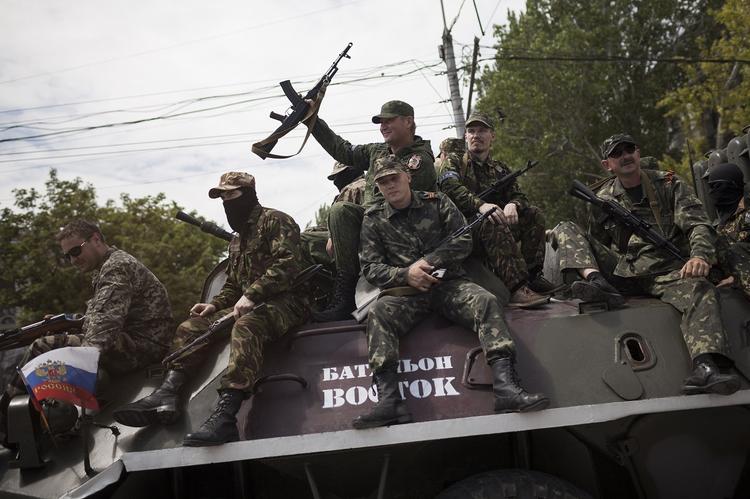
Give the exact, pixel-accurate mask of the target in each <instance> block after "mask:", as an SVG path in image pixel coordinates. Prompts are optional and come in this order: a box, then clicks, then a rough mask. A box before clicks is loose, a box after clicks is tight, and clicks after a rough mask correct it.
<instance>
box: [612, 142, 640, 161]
mask: <svg viewBox="0 0 750 499" xmlns="http://www.w3.org/2000/svg"><path fill="white" fill-rule="evenodd" d="M635 148H636V145H635V144H625V145H624V146H622V147H619V146H618V147H615V148H614V149H613V150H612V152H611V153H609V156H608V157H610V158H619V157H620V156H622V153H623V152H626V153H628V154H633V153H634V152H635Z"/></svg>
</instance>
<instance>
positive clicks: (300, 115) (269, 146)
mask: <svg viewBox="0 0 750 499" xmlns="http://www.w3.org/2000/svg"><path fill="white" fill-rule="evenodd" d="M350 48H352V44H351V43H349V44H348V45H347V46H346V48H345V49H344V51H343V52H341V53H340V54H339V56H338V57H337V58H336V60H335V61H333V64H331V67H330V68H328V71H326V72H325V73H324V74H323V76H322V77H321V78H320V80H318V83H316V84H315V86H314V87H312V88H311V89H310V90H309V91H308V92H307V94H305V96H304V97H302V96H301V95H300V94H298V93H297V91H296V90H294V87H293V86H292V83H291V82H290V81H289V80H284V81H282V82H280V83H279V85H280V86H281V89H282V90H283V91H284V95H286V97H287V99H289V101H290V102H291V103H292V105H291V107H290V109H291V112H290V113H288V114H279V113H275V112H273V111H271V114H270V116H271V118H273V119H275V120H278V121H280V122H281V125H279V127H278V128H277V129H276V130H274V132H273V133H272V134H271V135H269V136H268V137H266V138H265V139H263V140H261V141H260V142H256V143H255V144H253V147H252V150H253V152H254V153H255V154H257V155H258V156H260V159H266V158H273V159H286V158H291V157H292V156H296V155H297V154H299V153H300V151H302V148H303V147H305V144H306V143H307V139H308V138H309V137H310V132H311V130H312V128H313V126H315V119H316V118H317V116H318V109H319V108H320V102H321V100H322V99H317V100H316V98H317V97H318V94H319V93H320V91H321V90H323V91H324V92H325V88H326V87H327V86H328V84H329V83H331V80H332V79H333V77H334V76H335V75H336V73H337V72H338V70H339V67H338V64H339V62H341V59H344V58H347V59H351V56H349V55H348V52H349V49H350ZM308 101H310V102H312V104H310V103H308ZM308 120H309V122H308V123H307V124H308V129H307V133H306V134H305V140H303V141H302V145H301V146H300V148H299V150H298V151H297V152H296V153H294V154H292V155H290V156H282V155H278V154H271V150H273V148H274V147H275V146H276V143H277V142H278V141H279V139H280V138H281V137H283V136H284V135H286V134H288V133H289V132H291V131H292V130H294V128H296V126H297V125H299V124H300V123H302V122H305V121H308Z"/></svg>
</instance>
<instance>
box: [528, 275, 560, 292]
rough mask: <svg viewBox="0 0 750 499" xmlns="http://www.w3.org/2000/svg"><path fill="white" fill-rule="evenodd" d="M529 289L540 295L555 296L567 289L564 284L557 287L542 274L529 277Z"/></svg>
mask: <svg viewBox="0 0 750 499" xmlns="http://www.w3.org/2000/svg"><path fill="white" fill-rule="evenodd" d="M529 288H530V289H531V290H532V291H533V292H535V293H539V294H540V295H548V296H549V295H553V294H555V293H557V292H558V291H560V290H562V289H563V288H565V285H564V284H560V285H555V284H552V283H551V282H549V281H548V280H547V279H546V278H545V277H544V275H543V274H542V273H541V272H538V273H536V274H532V275H530V276H529Z"/></svg>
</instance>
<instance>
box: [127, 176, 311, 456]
mask: <svg viewBox="0 0 750 499" xmlns="http://www.w3.org/2000/svg"><path fill="white" fill-rule="evenodd" d="M208 195H209V197H211V198H219V197H220V198H221V199H222V200H223V201H224V211H225V212H226V214H227V221H228V222H229V225H230V227H232V229H233V230H234V231H235V232H237V233H238V234H239V235H238V236H235V238H234V239H233V240H232V241H231V242H230V244H229V267H228V269H227V280H226V283H225V284H224V287H223V288H222V289H221V291H220V292H219V294H218V295H216V296H215V297H214V298H213V299H212V300H211V303H197V304H195V305H193V307H192V308H191V309H190V315H191V318H190V319H188V320H186V321H185V322H183V323H182V324H180V326H179V327H178V328H177V332H176V334H175V337H174V339H173V341H172V351H173V352H174V351H176V350H178V349H179V348H181V347H183V346H185V345H187V344H189V343H190V342H191V341H192V340H193V339H194V338H195V337H197V336H199V335H200V334H202V333H204V332H205V331H206V330H207V329H208V327H209V325H210V324H211V323H212V322H213V321H215V320H217V319H219V318H222V317H224V316H227V315H229V314H232V315H233V316H234V318H235V322H234V326H233V327H232V331H231V333H230V354H229V365H228V367H227V371H226V373H225V374H224V376H223V377H222V378H221V383H220V387H219V400H218V402H217V404H216V407H215V409H214V412H213V413H212V414H211V415H210V416H209V417H208V419H207V420H206V421H205V422H204V423H203V424H202V425H201V427H200V429H198V431H196V432H193V433H189V434H188V435H186V436H185V439H184V441H183V445H187V446H206V445H220V444H223V443H225V442H232V441H235V440H239V432H238V431H237V420H236V418H235V416H236V414H237V411H239V409H240V406H241V404H242V401H243V400H244V399H246V398H247V397H249V396H250V394H251V392H252V389H253V385H254V383H255V381H256V379H257V376H258V372H259V370H260V368H261V365H262V362H263V345H264V344H265V343H266V342H268V341H272V340H274V339H276V338H279V337H280V336H282V335H283V334H285V333H286V332H287V331H289V329H291V328H293V327H295V326H299V325H300V324H302V323H304V322H305V320H306V319H307V317H308V314H309V307H308V298H307V296H306V292H305V291H304V290H301V289H299V290H295V289H291V290H290V286H291V284H292V281H293V280H294V278H295V276H296V275H297V274H298V273H299V272H300V270H301V265H300V261H301V257H300V249H299V227H298V226H297V224H296V223H295V222H294V220H293V219H292V218H291V217H290V216H289V215H286V214H285V213H282V212H280V211H277V210H273V209H270V208H264V207H263V206H261V205H260V204H259V203H258V198H257V196H256V192H255V178H254V177H253V176H252V175H249V174H247V173H241V172H229V173H225V174H224V175H222V176H221V180H220V181H219V185H218V186H217V187H214V188H212V189H211V190H209V191H208ZM261 304H262V305H263V306H262V307H260V306H259V305H261ZM256 307H257V308H256ZM214 338H216V336H214ZM205 356H206V349H205V348H201V349H196V350H192V351H190V353H189V354H187V355H184V356H182V357H181V358H177V359H175V360H174V361H173V362H171V363H170V364H169V365H168V366H167V367H168V369H169V370H168V371H167V373H166V375H165V378H164V381H163V383H162V385H161V386H160V387H159V388H158V389H156V390H155V391H154V392H153V393H152V394H151V395H149V396H147V397H145V398H142V399H141V400H138V401H136V402H133V403H131V404H128V405H126V406H124V407H121V408H120V409H118V410H116V411H115V412H114V414H113V416H114V418H115V420H116V421H118V422H120V423H122V424H124V425H127V426H146V425H150V424H154V423H157V422H160V423H165V424H168V423H172V422H174V421H176V420H177V418H178V417H179V416H180V414H181V411H182V409H181V405H182V401H181V398H182V396H181V390H182V387H183V385H184V383H185V382H186V380H187V378H188V377H189V376H190V373H191V372H193V371H194V370H195V368H196V367H197V366H199V365H201V364H202V363H203V361H204V359H205Z"/></svg>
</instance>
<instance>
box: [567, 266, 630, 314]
mask: <svg viewBox="0 0 750 499" xmlns="http://www.w3.org/2000/svg"><path fill="white" fill-rule="evenodd" d="M570 294H571V295H572V296H573V298H578V299H580V300H582V301H584V302H597V301H601V302H605V303H606V304H607V305H608V306H609V307H610V308H619V307H622V306H623V305H624V304H625V298H623V297H622V295H621V294H620V292H619V291H617V290H616V289H615V288H614V286H612V285H611V284H610V283H609V282H607V280H606V279H605V278H604V276H603V275H602V274H601V272H592V273H590V274H589V275H588V276H587V277H586V280H585V281H576V282H574V283H573V284H572V285H571V286H570Z"/></svg>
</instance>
